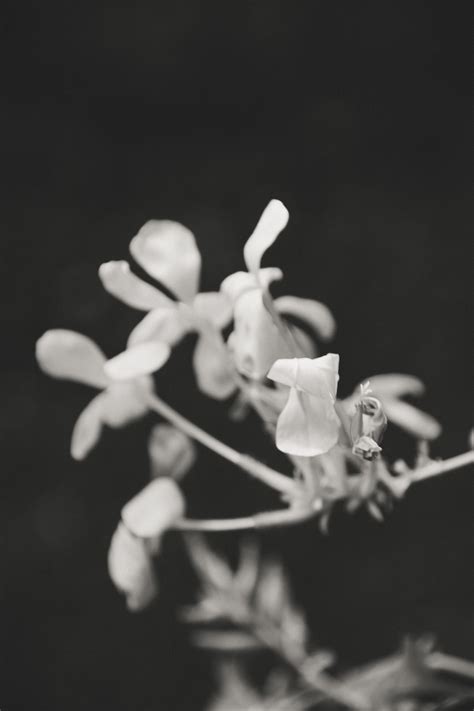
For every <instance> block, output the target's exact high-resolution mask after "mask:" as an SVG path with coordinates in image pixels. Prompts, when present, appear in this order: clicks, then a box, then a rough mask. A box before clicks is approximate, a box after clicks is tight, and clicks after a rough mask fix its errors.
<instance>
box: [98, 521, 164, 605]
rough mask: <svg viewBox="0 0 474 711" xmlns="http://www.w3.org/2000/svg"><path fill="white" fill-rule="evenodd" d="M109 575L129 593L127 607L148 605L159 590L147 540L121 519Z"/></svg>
mask: <svg viewBox="0 0 474 711" xmlns="http://www.w3.org/2000/svg"><path fill="white" fill-rule="evenodd" d="M108 568H109V575H110V577H111V579H112V581H113V583H114V585H115V586H116V587H117V588H118V590H119V591H120V592H121V593H123V594H124V595H125V596H126V600H127V607H128V609H129V610H131V611H132V612H137V611H139V610H142V609H143V608H144V607H147V606H148V605H149V604H150V602H151V601H152V600H153V598H154V597H155V596H156V594H157V592H158V586H157V582H156V578H155V574H154V572H153V563H152V560H151V557H150V555H149V553H148V551H147V547H146V541H143V540H142V539H140V538H136V537H135V536H133V535H132V534H131V533H130V531H128V530H127V528H126V527H125V526H124V524H123V523H119V525H118V526H117V529H116V530H115V533H114V535H113V536H112V540H111V543H110V548H109V554H108Z"/></svg>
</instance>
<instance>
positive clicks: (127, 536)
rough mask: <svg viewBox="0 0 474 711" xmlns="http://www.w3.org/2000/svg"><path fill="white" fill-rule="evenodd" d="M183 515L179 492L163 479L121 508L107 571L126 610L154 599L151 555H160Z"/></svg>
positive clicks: (143, 605) (154, 587) (173, 485)
mask: <svg viewBox="0 0 474 711" xmlns="http://www.w3.org/2000/svg"><path fill="white" fill-rule="evenodd" d="M184 511H185V503H184V498H183V495H182V494H181V491H180V489H179V488H178V486H177V485H176V483H175V482H174V481H173V480H172V479H169V478H164V477H163V478H160V479H154V480H153V481H152V482H150V484H148V485H147V486H146V487H145V488H144V489H142V491H140V492H139V493H138V494H137V495H136V496H134V497H133V499H131V500H130V501H129V502H128V503H127V504H125V506H124V507H123V509H122V520H121V522H120V523H119V524H118V526H117V529H116V530H115V533H114V535H113V536H112V540H111V543H110V548H109V554H108V567H109V574H110V577H111V579H112V581H113V582H114V584H115V586H116V587H117V588H118V590H119V591H120V592H122V593H123V594H124V595H125V596H126V600H127V607H128V608H129V610H132V611H134V612H135V611H138V610H142V609H143V608H144V607H147V606H148V605H149V604H150V602H151V601H152V600H153V598H154V597H155V596H156V594H157V592H158V584H157V580H156V577H155V574H154V570H153V561H152V555H156V554H157V553H158V552H159V551H160V548H161V541H162V538H163V535H164V533H165V532H166V531H167V530H168V529H169V528H171V527H172V526H173V524H174V523H175V522H176V521H178V520H179V519H180V518H181V517H182V516H183V515H184Z"/></svg>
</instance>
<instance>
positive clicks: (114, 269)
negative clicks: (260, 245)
mask: <svg viewBox="0 0 474 711" xmlns="http://www.w3.org/2000/svg"><path fill="white" fill-rule="evenodd" d="M130 252H131V254H132V256H133V258H134V259H135V261H136V262H137V263H138V264H139V265H140V266H141V267H142V268H143V269H144V270H145V271H146V272H147V273H148V274H149V275H150V276H151V277H153V278H154V279H156V280H157V281H159V282H160V283H161V284H162V285H163V286H164V287H165V288H166V289H168V291H169V292H171V293H172V294H173V295H174V296H175V297H176V299H177V301H174V300H173V299H171V298H169V297H168V296H166V295H165V294H164V293H163V292H162V291H160V290H159V289H158V288H156V287H155V286H152V285H151V284H148V283H147V282H145V281H143V280H142V279H140V278H139V277H137V276H135V275H134V274H133V273H132V272H131V271H130V267H129V265H128V263H127V262H125V261H118V262H107V263H106V264H102V266H101V267H100V269H99V276H100V278H101V280H102V283H103V285H104V287H105V289H106V290H107V291H108V292H109V293H111V294H112V295H113V296H115V297H117V298H118V299H120V300H121V301H123V302H124V303H126V304H128V305H129V306H131V307H133V308H136V309H139V310H142V311H148V312H149V313H148V314H147V315H146V316H145V317H144V318H143V319H142V321H140V323H139V324H138V326H136V328H135V329H134V330H133V331H132V333H131V334H130V338H129V340H128V345H129V347H132V346H135V345H137V344H138V343H146V342H149V341H155V340H158V341H162V342H164V343H167V344H168V345H169V346H174V345H175V344H176V343H178V341H180V340H181V339H182V338H183V336H185V335H186V333H189V332H191V331H195V332H197V334H198V341H197V344H196V349H195V352H194V358H193V364H194V370H195V373H196V379H197V382H198V385H199V387H200V389H201V390H202V392H204V393H205V394H207V395H210V396H211V397H215V398H226V397H228V396H229V395H230V394H231V393H232V392H233V391H234V390H235V383H234V380H233V378H232V373H231V365H230V361H229V358H228V354H227V350H226V348H225V344H224V342H223V340H222V336H221V334H220V331H221V330H222V329H223V328H225V326H226V325H227V324H228V323H229V322H230V320H231V317H232V307H231V304H230V302H229V300H228V298H227V297H226V296H225V295H224V294H222V293H219V292H207V293H202V294H199V293H198V286H199V279H200V271H201V256H200V254H199V251H198V248H197V246H196V241H195V239H194V235H193V234H192V232H190V230H188V229H187V228H186V227H184V226H183V225H181V224H179V223H178V222H172V221H170V220H150V221H149V222H147V223H146V224H145V225H144V226H143V227H142V228H141V229H140V231H139V232H138V234H137V235H136V236H135V237H134V238H133V239H132V241H131V243H130Z"/></svg>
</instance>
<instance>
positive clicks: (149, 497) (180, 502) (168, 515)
mask: <svg viewBox="0 0 474 711" xmlns="http://www.w3.org/2000/svg"><path fill="white" fill-rule="evenodd" d="M184 511H185V502H184V498H183V495H182V493H181V490H180V489H179V487H178V485H177V484H176V482H175V481H174V480H173V479H170V478H168V477H160V478H159V479H153V481H151V482H150V483H149V484H147V486H145V488H144V489H142V490H141V491H140V492H139V493H138V494H137V495H136V496H134V497H133V499H131V500H130V501H129V502H128V503H127V504H125V506H124V507H123V509H122V520H123V522H124V523H125V525H126V527H127V528H128V530H129V531H130V532H131V533H133V534H134V535H135V536H140V537H141V538H153V537H155V536H162V535H163V533H164V532H165V531H166V529H168V528H170V527H171V526H172V525H173V524H174V523H175V522H176V521H177V520H178V519H180V518H181V517H182V516H184Z"/></svg>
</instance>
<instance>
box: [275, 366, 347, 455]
mask: <svg viewBox="0 0 474 711" xmlns="http://www.w3.org/2000/svg"><path fill="white" fill-rule="evenodd" d="M338 368H339V356H338V355H336V354H334V353H328V354H327V355H325V356H322V357H321V358H314V359H310V358H289V359H281V360H277V361H276V363H274V365H273V367H272V368H271V370H270V372H269V373H268V376H267V377H268V378H270V380H274V381H275V382H277V383H280V384H282V385H286V386H288V387H289V388H290V392H289V397H288V401H287V403H286V405H285V407H284V408H283V411H282V412H281V414H280V416H279V418H278V422H277V430H276V445H277V447H278V449H279V450H281V451H282V452H286V453H287V454H294V455H299V456H303V457H312V456H314V455H317V454H324V453H325V452H327V451H329V450H330V449H331V447H333V446H334V445H335V444H336V442H337V440H338V437H339V427H340V422H339V418H338V416H337V414H336V412H335V409H334V404H335V400H336V392H337V382H338V380H339V374H338Z"/></svg>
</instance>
